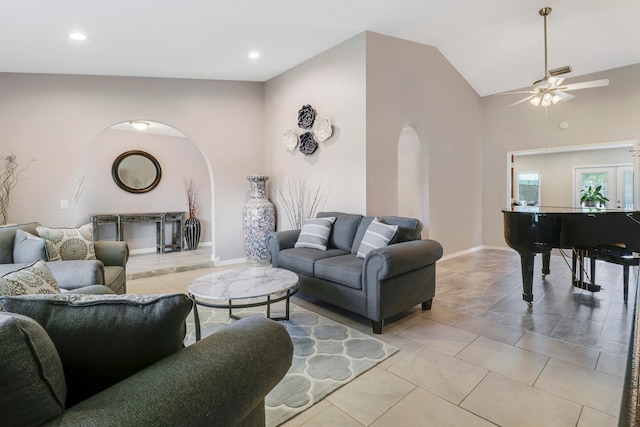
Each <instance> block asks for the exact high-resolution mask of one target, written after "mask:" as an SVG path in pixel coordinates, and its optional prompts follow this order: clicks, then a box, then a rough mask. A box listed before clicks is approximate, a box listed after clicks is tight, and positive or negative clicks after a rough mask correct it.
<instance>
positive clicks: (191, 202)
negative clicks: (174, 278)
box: [184, 177, 202, 251]
mask: <svg viewBox="0 0 640 427" xmlns="http://www.w3.org/2000/svg"><path fill="white" fill-rule="evenodd" d="M184 188H185V190H186V192H187V206H188V207H189V218H187V219H186V221H185V222H184V240H185V241H186V243H187V249H189V250H190V251H192V250H195V249H198V244H200V231H201V228H202V226H201V224H200V220H199V219H198V217H197V213H198V191H199V190H200V185H199V184H198V183H197V182H196V180H195V179H194V178H192V177H185V178H184Z"/></svg>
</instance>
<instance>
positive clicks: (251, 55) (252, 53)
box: [249, 50, 260, 59]
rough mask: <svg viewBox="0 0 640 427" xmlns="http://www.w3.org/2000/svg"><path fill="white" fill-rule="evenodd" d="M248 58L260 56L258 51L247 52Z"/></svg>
mask: <svg viewBox="0 0 640 427" xmlns="http://www.w3.org/2000/svg"><path fill="white" fill-rule="evenodd" d="M249 58H250V59H258V58H260V52H256V51H255V50H254V51H252V52H249Z"/></svg>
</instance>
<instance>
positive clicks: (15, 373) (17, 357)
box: [0, 312, 67, 426]
mask: <svg viewBox="0 0 640 427" xmlns="http://www.w3.org/2000/svg"><path fill="white" fill-rule="evenodd" d="M0 360H1V361H2V364H1V365H0V366H1V368H0V369H1V372H2V374H1V375H2V381H0V414H2V424H3V425H7V426H18V425H20V426H35V425H42V424H44V423H45V422H47V421H49V420H50V419H52V418H55V417H57V416H59V415H61V414H62V413H63V412H64V402H65V400H66V397H67V388H66V384H65V380H64V371H63V369H62V363H61V362H60V357H59V356H58V352H57V351H56V348H55V346H54V345H53V342H52V341H51V338H49V336H48V335H47V333H46V332H45V330H44V329H43V328H42V326H40V325H39V324H38V323H37V322H36V321H34V320H33V319H30V318H28V317H26V316H22V315H19V314H13V313H4V312H0Z"/></svg>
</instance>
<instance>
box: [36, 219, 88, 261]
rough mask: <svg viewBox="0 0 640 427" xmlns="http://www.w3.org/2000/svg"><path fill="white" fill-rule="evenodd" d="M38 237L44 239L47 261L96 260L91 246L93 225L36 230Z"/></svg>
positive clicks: (38, 228) (40, 227) (40, 228)
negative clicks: (47, 255)
mask: <svg viewBox="0 0 640 427" xmlns="http://www.w3.org/2000/svg"><path fill="white" fill-rule="evenodd" d="M36 230H37V232H38V236H40V237H42V238H44V239H46V241H47V253H48V254H49V261H59V260H63V261H70V260H85V259H96V253H95V248H94V246H93V225H92V224H85V225H83V226H81V227H78V228H49V227H43V226H39V227H37V228H36Z"/></svg>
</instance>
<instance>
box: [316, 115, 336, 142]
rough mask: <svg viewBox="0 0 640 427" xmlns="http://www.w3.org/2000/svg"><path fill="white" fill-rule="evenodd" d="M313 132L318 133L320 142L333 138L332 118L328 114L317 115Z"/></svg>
mask: <svg viewBox="0 0 640 427" xmlns="http://www.w3.org/2000/svg"><path fill="white" fill-rule="evenodd" d="M313 132H314V133H315V134H316V139H317V140H318V141H320V142H324V141H326V140H327V139H329V138H331V135H332V134H333V128H332V127H331V120H329V118H328V117H326V116H319V117H316V121H315V123H314V124H313Z"/></svg>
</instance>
